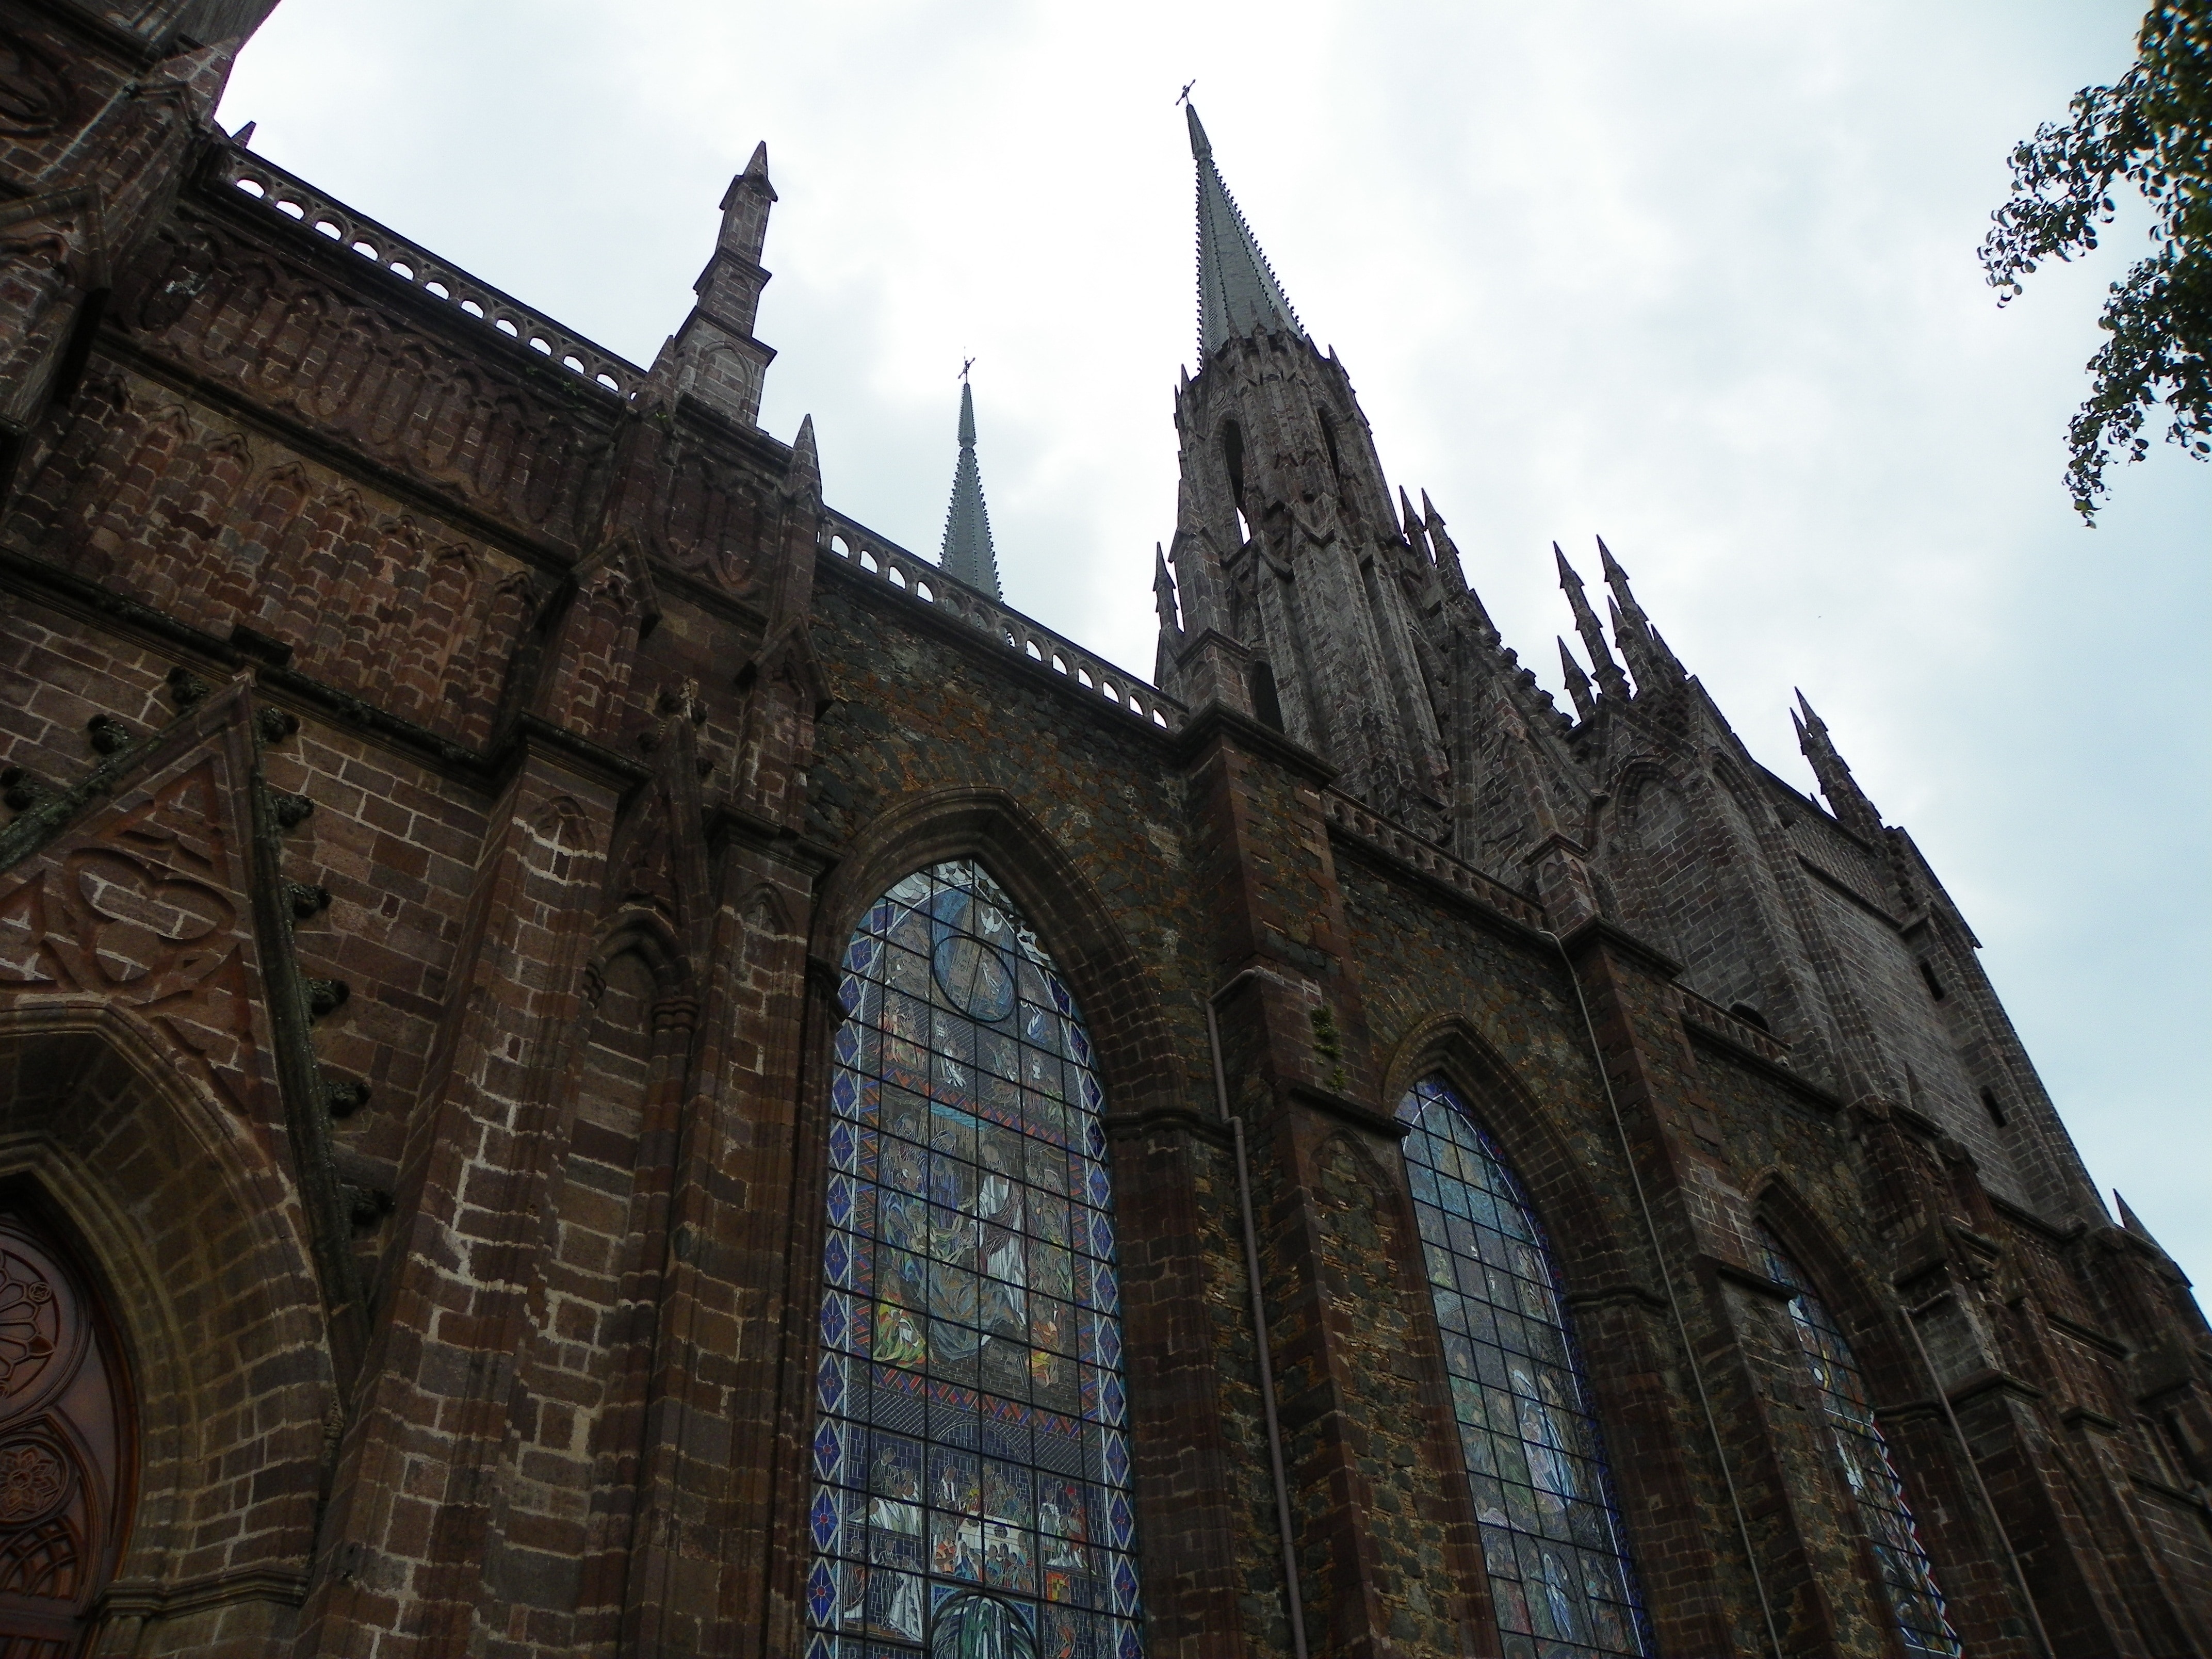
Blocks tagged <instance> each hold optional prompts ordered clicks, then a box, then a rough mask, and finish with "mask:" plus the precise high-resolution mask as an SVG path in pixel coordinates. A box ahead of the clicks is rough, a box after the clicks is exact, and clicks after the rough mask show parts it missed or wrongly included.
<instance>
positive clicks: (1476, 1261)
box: [1398, 1078, 1654, 1659]
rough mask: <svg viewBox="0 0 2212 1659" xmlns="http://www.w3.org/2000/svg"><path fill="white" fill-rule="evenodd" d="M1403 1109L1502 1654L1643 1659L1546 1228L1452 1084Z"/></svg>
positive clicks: (1607, 1484) (1417, 1094) (1632, 1585)
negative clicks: (1408, 1123)
mask: <svg viewBox="0 0 2212 1659" xmlns="http://www.w3.org/2000/svg"><path fill="white" fill-rule="evenodd" d="M1398 1111H1399V1115H1400V1116H1401V1118H1405V1119H1407V1120H1409V1121H1411V1122H1412V1124H1413V1129H1412V1132H1411V1133H1408V1134H1407V1137H1406V1165H1407V1169H1406V1173H1407V1177H1408V1178H1409V1180H1410V1181H1411V1182H1412V1184H1413V1211H1414V1214H1415V1215H1416V1217H1417V1218H1419V1223H1420V1229H1421V1251H1422V1255H1423V1257H1424V1258H1425V1265H1426V1267H1427V1270H1428V1279H1429V1293H1430V1295H1431V1297H1432V1298H1433V1299H1434V1301H1435V1304H1436V1310H1437V1325H1438V1326H1439V1327H1440V1328H1441V1329H1442V1333H1443V1344H1444V1365H1445V1369H1446V1370H1447V1372H1448V1373H1449V1377H1450V1381H1451V1392H1452V1406H1453V1411H1454V1414H1455V1416H1456V1417H1457V1419H1458V1420H1459V1438H1460V1449H1461V1452H1462V1455H1464V1457H1465V1460H1466V1462H1467V1479H1468V1487H1469V1488H1470V1490H1471V1491H1472V1492H1473V1495H1474V1512H1475V1519H1476V1521H1477V1522H1479V1523H1480V1528H1481V1532H1482V1553H1483V1563H1484V1565H1485V1566H1486V1568H1487V1569H1488V1571H1489V1574H1490V1589H1491V1595H1492V1600H1493V1601H1495V1603H1496V1606H1497V1613H1498V1634H1499V1636H1500V1638H1502V1641H1503V1646H1504V1653H1505V1659H1585V1656H1591V1655H1607V1656H1620V1655H1636V1656H1641V1655H1645V1654H1650V1653H1651V1652H1653V1651H1654V1649H1653V1646H1652V1641H1651V1628H1650V1620H1648V1619H1647V1618H1646V1617H1645V1614H1644V1597H1643V1593H1642V1591H1641V1590H1640V1589H1638V1585H1637V1582H1636V1570H1635V1567H1634V1565H1632V1563H1631V1562H1630V1560H1629V1559H1628V1545H1627V1540H1626V1537H1625V1535H1624V1534H1623V1531H1622V1528H1621V1524H1620V1504H1618V1503H1617V1502H1616V1501H1615V1499H1614V1498H1613V1482H1612V1478H1611V1476H1610V1475H1609V1474H1607V1470H1606V1463H1605V1448H1604V1444H1603V1443H1602V1441H1601V1439H1600V1437H1599V1435H1598V1427H1597V1419H1596V1418H1595V1416H1594V1415H1593V1414H1592V1413H1591V1410H1590V1406H1589V1385H1588V1383H1587V1382H1586V1380H1585V1377H1584V1374H1583V1363H1582V1356H1581V1355H1580V1353H1579V1352H1577V1349H1576V1347H1575V1340H1574V1333H1573V1330H1572V1328H1571V1326H1570V1324H1569V1322H1568V1318H1567V1310H1566V1308H1565V1304H1564V1301H1563V1299H1562V1293H1561V1290H1560V1286H1559V1273H1558V1270H1557V1268H1556V1267H1554V1265H1553V1261H1552V1250H1551V1246H1550V1245H1549V1244H1548V1243H1546V1242H1545V1239H1544V1231H1543V1229H1542V1228H1541V1227H1540V1226H1538V1225H1536V1218H1535V1216H1534V1213H1533V1212H1531V1211H1530V1209H1529V1207H1528V1200H1527V1199H1526V1198H1525V1197H1524V1196H1523V1195H1522V1191H1521V1184H1520V1182H1517V1181H1516V1180H1515V1179H1514V1177H1513V1173H1512V1171H1511V1170H1510V1169H1509V1168H1508V1167H1507V1166H1506V1163H1505V1159H1504V1155H1503V1154H1502V1153H1501V1152H1499V1151H1498V1147H1497V1146H1496V1145H1495V1144H1494V1143H1493V1142H1492V1140H1491V1139H1490V1137H1489V1136H1488V1135H1486V1134H1485V1133H1483V1132H1482V1130H1481V1128H1480V1126H1478V1125H1477V1124H1476V1122H1475V1121H1474V1115H1472V1114H1471V1113H1470V1112H1469V1111H1468V1108H1467V1105H1466V1103H1465V1102H1463V1101H1462V1100H1461V1099H1460V1097H1459V1096H1458V1095H1457V1094H1456V1093H1455V1091H1453V1089H1452V1087H1451V1085H1449V1084H1448V1083H1446V1082H1445V1081H1444V1080H1443V1079H1442V1078H1430V1079H1426V1080H1425V1081H1424V1082H1422V1083H1420V1084H1419V1085H1416V1086H1415V1087H1414V1089H1413V1092H1412V1093H1411V1094H1409V1095H1407V1097H1406V1098H1405V1101H1404V1102H1403V1103H1401V1105H1400V1107H1399V1109H1398Z"/></svg>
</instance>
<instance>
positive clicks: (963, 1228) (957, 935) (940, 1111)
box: [806, 860, 1144, 1659]
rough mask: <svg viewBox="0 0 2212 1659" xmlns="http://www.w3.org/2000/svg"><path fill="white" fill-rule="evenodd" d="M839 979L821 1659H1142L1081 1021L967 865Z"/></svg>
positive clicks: (1102, 1194) (1116, 1327) (912, 906)
mask: <svg viewBox="0 0 2212 1659" xmlns="http://www.w3.org/2000/svg"><path fill="white" fill-rule="evenodd" d="M841 968H842V975H843V977H842V983H841V986H840V988H839V991H838V996H839V1000H840V1001H841V1002H842V1006H843V1011H844V1019H843V1023H842V1024H841V1025H840V1026H839V1027H838V1030H837V1035H836V1040H835V1048H834V1054H833V1058H834V1061H835V1065H834V1068H833V1072H832V1076H831V1080H830V1102H829V1103H830V1118H829V1186H828V1193H827V1204H828V1209H829V1227H828V1231H827V1233H826V1235H825V1239H826V1242H825V1243H824V1246H823V1295H822V1318H821V1358H820V1360H819V1363H818V1368H817V1373H816V1378H815V1392H816V1407H817V1419H816V1424H815V1434H814V1442H813V1475H814V1482H815V1486H814V1498H813V1503H812V1505H811V1509H810V1511H809V1526H810V1528H811V1541H812V1547H813V1551H814V1555H813V1559H812V1562H811V1565H810V1568H809V1571H808V1576H807V1581H806V1613H807V1622H808V1625H809V1627H810V1628H809V1634H808V1639H807V1647H806V1659H921V1656H927V1659H1143V1652H1144V1649H1143V1643H1142V1638H1141V1635H1140V1626H1139V1618H1140V1613H1139V1605H1138V1585H1137V1570H1136V1557H1135V1540H1134V1526H1135V1522H1134V1514H1133V1504H1132V1500H1131V1492H1130V1463H1129V1445H1128V1438H1127V1401H1126V1395H1125V1391H1124V1382H1123V1376H1122V1365H1121V1322H1120V1318H1119V1310H1120V1295H1119V1290H1118V1286H1117V1284H1116V1278H1115V1251H1114V1221H1113V1189H1112V1185H1111V1183H1110V1182H1109V1178H1108V1174H1107V1166H1106V1138H1105V1134H1104V1133H1103V1130H1102V1129H1101V1127H1099V1121H1098V1119H1099V1114H1100V1112H1101V1110H1102V1109H1103V1105H1104V1100H1103V1095H1102V1093H1101V1091H1100V1089H1099V1086H1098V1079H1097V1075H1096V1073H1095V1072H1094V1071H1093V1069H1092V1066H1091V1043H1090V1039H1089V1036H1088V1035H1087V1033H1086V1032H1085V1030H1084V1025H1083V1020H1082V1017H1081V1015H1080V1014H1079V1012H1077V1009H1076V1007H1075V1004H1074V1002H1073V999H1072V998H1071V997H1070V996H1069V994H1068V992H1067V987H1066V985H1064V984H1063V983H1062V982H1061V981H1060V975H1059V974H1058V972H1057V971H1056V970H1055V969H1054V966H1053V962H1052V958H1051V957H1049V956H1048V955H1047V954H1046V953H1045V951H1044V950H1043V949H1042V947H1041V946H1040V945H1038V943H1037V940H1036V935H1035V934H1034V933H1032V932H1031V931H1030V928H1029V927H1028V926H1027V925H1026V924H1025V923H1024V921H1023V920H1022V918H1021V916H1020V915H1019V913H1018V911H1017V910H1016V909H1015V908H1014V906H1013V904H1012V902H1011V901H1010V900H1009V899H1008V898H1007V896H1006V894H1005V893H1004V892H1002V891H1001V890H1000V889H999V887H998V886H997V884H995V883H994V882H993V881H992V879H991V878H990V877H989V876H988V875H987V874H986V873H985V872H983V870H982V869H981V866H977V865H975V864H974V863H973V862H970V861H968V860H959V861H957V862H953V863H948V864H940V865H937V866H933V867H932V868H930V869H927V870H923V871H919V872H915V874H913V875H911V876H908V878H906V879H905V880H903V881H902V882H900V883H899V884H897V885H896V887H894V888H892V889H891V890H890V892H888V893H886V894H884V896H883V897H882V898H881V899H880V900H878V902H877V903H876V904H875V905H874V906H872V908H870V909H869V911H868V913H867V915H866V918H865V919H864V920H863V921H862V922H861V925H860V929H859V931H858V932H856V933H854V936H853V938H852V940H851V942H850V943H849V944H848V946H847V948H846V952H845V957H844V960H843V962H842V964H841Z"/></svg>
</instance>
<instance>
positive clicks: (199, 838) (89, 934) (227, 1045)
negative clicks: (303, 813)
mask: <svg viewBox="0 0 2212 1659" xmlns="http://www.w3.org/2000/svg"><path fill="white" fill-rule="evenodd" d="M251 717H252V700H251V697H250V695H249V693H248V690H247V688H246V683H245V682H243V681H240V682H239V683H237V684H234V686H233V687H231V688H230V689H229V690H228V691H226V692H225V693H222V694H219V695H218V696H216V697H215V698H214V699H211V700H210V702H209V703H208V704H206V705H204V706H203V707H202V708H198V709H196V710H194V711H192V712H191V714H187V715H185V717H183V718H182V719H180V720H179V721H178V722H177V723H176V724H175V725H174V726H172V727H170V728H169V730H168V731H167V732H164V733H163V734H161V736H160V737H157V738H155V739H153V740H152V741H151V742H150V743H149V744H146V745H145V746H144V747H143V750H141V751H140V752H139V753H137V754H136V755H134V756H131V757H124V758H125V764H124V766H123V768H122V769H121V774H120V775H118V776H117V777H115V778H113V779H111V780H109V781H107V785H106V790H105V791H104V793H105V795H106V804H105V805H98V806H92V807H88V809H87V810H86V811H84V812H83V813H82V815H81V816H79V817H76V819H75V820H74V821H73V822H71V823H69V824H68V825H67V826H66V827H65V828H64V829H62V830H61V831H60V832H59V833H58V834H57V835H55V836H53V837H52V839H51V840H49V841H48V842H46V844H45V845H44V846H42V847H40V848H38V849H37V850H35V851H34V852H33V853H32V854H29V855H28V856H27V857H26V858H24V859H23V860H21V862H20V863H18V864H16V865H15V866H14V867H13V868H11V869H9V870H7V871H6V872H4V873H0V1006H6V1007H9V1008H12V1009H26V1008H30V1007H33V1006H37V1005H38V1004H40V1003H42V1002H46V1001H50V1000H52V1001H59V1000H64V999H68V1000H76V999H81V998H84V997H101V998H105V999H106V1000H108V1001H110V1002H112V1003H113V1004H115V1005H117V1006H120V1007H122V1008H125V1009H127V1010H129V1011H130V1012H131V1013H133V1014H134V1015H136V1016H137V1018H139V1019H141V1020H143V1021H144V1022H145V1024H147V1026H148V1027H149V1029H150V1030H152V1032H153V1033H154V1034H155V1037H156V1038H157V1040H158V1041H159V1042H161V1045H162V1046H163V1047H165V1048H167V1049H169V1050H170V1052H171V1053H172V1054H173V1055H174V1057H175V1059H176V1060H177V1063H178V1065H179V1066H180V1067H181V1068H182V1069H183V1070H184V1071H185V1073H188V1074H189V1075H191V1076H193V1077H195V1078H197V1079H198V1080H199V1081H201V1082H202V1083H204V1084H205V1085H207V1087H208V1088H209V1089H210V1090H211V1091H213V1092H214V1093H215V1095H216V1097H218V1098H220V1099H221V1100H222V1102H223V1103H225V1104H227V1105H228V1106H229V1107H231V1108H232V1109H234V1110H235V1111H238V1112H240V1113H241V1114H244V1115H247V1116H248V1117H252V1118H257V1119H263V1120H271V1119H275V1118H276V1117H278V1116H280V1115H281V1107H280V1106H279V1105H278V1103H277V1099H276V1066H275V1061H274V1058H273V1053H274V1051H273V1048H272V1038H271V1032H270V1024H269V1013H268V1006H267V1000H266V996H265V994H264V966H263V952H262V950H261V945H260V942H259V940H258V938H257V937H256V934H255V930H254V923H253V902H252V866H253V811H252V795H251V793H250V791H251V788H252V778H253V764H254V762H253V736H252V727H251Z"/></svg>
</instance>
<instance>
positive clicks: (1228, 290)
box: [1183, 104, 1305, 361]
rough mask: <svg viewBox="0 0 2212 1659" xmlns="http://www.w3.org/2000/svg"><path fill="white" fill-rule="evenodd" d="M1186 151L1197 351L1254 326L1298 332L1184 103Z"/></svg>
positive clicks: (1193, 110) (1194, 111)
mask: <svg viewBox="0 0 2212 1659" xmlns="http://www.w3.org/2000/svg"><path fill="white" fill-rule="evenodd" d="M1183 114H1184V115H1185V116H1186V117H1187V118H1188V120H1189V123H1190V153H1191V156H1192V159H1193V160H1194V161H1197V163H1198V351H1199V356H1200V360H1201V361H1203V360H1204V359H1205V358H1206V357H1208V356H1212V354H1213V353H1214V352H1216V351H1218V350H1219V349H1221V346H1222V345H1223V343H1225V342H1226V341H1228V340H1230V339H1231V338H1233V337H1242V336H1245V335H1249V334H1251V333H1253V332H1254V331H1255V330H1257V329H1259V328H1261V327H1263V326H1264V327H1267V328H1269V329H1279V330H1286V331H1289V332H1290V333H1292V334H1297V335H1301V336H1302V335H1304V332H1305V331H1304V329H1302V328H1300V327H1299V326H1298V319H1297V313H1296V312H1294V311H1292V310H1291V302H1290V301H1289V299H1288V298H1286V297H1285V295H1284V293H1283V285H1282V284H1281V283H1279V282H1277V281H1276V280H1275V273H1274V272H1273V270H1271V269H1269V267H1268V264H1267V255H1266V254H1264V253H1262V252H1260V244H1259V243H1258V241H1257V240H1255V239H1254V237H1253V235H1252V228H1251V227H1250V226H1249V225H1248V224H1246V223H1245V222H1244V216H1243V214H1242V213H1239V212H1238V211H1237V203H1236V200H1235V198H1234V197H1231V195H1230V194H1229V186H1228V185H1225V184H1224V183H1222V181H1221V170H1220V169H1219V168H1218V167H1215V166H1214V165H1213V146H1212V144H1211V143H1208V142H1207V140H1206V129H1205V128H1204V127H1202V126H1200V125H1199V122H1198V106H1197V105H1195V104H1186V105H1184V106H1183Z"/></svg>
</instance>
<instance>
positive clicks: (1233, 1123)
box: [1206, 968, 1307, 1659]
mask: <svg viewBox="0 0 2212 1659" xmlns="http://www.w3.org/2000/svg"><path fill="white" fill-rule="evenodd" d="M1258 971H1259V969H1255V968H1247V969H1244V970H1243V972H1241V973H1239V974H1237V975H1236V976H1235V977H1234V978H1232V979H1231V980H1230V981H1229V982H1228V983H1227V984H1226V985H1224V986H1223V987H1221V988H1220V989H1219V990H1218V991H1216V992H1215V993H1214V994H1212V996H1210V997H1208V998H1206V1048H1208V1050H1209V1051H1210V1052H1211V1053H1212V1056H1213V1095H1214V1099H1215V1101H1216V1102H1217V1103H1218V1104H1219V1106H1220V1108H1221V1121H1223V1122H1224V1123H1226V1124H1227V1125H1228V1126H1229V1129H1230V1133H1231V1136H1232V1137H1233V1138H1234V1139H1235V1141H1236V1144H1237V1215H1238V1218H1239V1219H1240V1220H1241V1221H1242V1222H1243V1226H1244V1277H1245V1279H1246V1280H1247V1282H1248V1283H1249V1285H1251V1287H1252V1335H1253V1340H1255V1342H1256V1343H1257V1344H1258V1346H1259V1353H1260V1409H1261V1413H1263V1414H1264V1415H1265V1417H1266V1419H1267V1466H1268V1469H1269V1472H1270V1473H1271V1474H1273V1476H1274V1478H1275V1524H1276V1527H1277V1528H1278V1529H1279V1531H1280V1532H1281V1534H1282V1541H1283V1588H1284V1591H1285V1594H1286V1595H1287V1596H1288V1597H1289V1599H1290V1604H1291V1605H1290V1613H1291V1651H1292V1652H1293V1653H1294V1654H1295V1655H1297V1659H1307V1656H1306V1615H1305V1604H1304V1601H1303V1599H1302V1598H1301V1597H1300V1596H1299V1595H1298V1556H1297V1534H1295V1533H1294V1532H1293V1531H1292V1530H1291V1487H1290V1482H1289V1481H1288V1480H1285V1478H1284V1475H1283V1425H1282V1421H1281V1419H1279V1418H1278V1417H1277V1416H1276V1414H1275V1362H1274V1358H1273V1354H1272V1353H1271V1352H1269V1350H1268V1346H1267V1307H1266V1304H1265V1302H1264V1300H1263V1299H1262V1297H1261V1293H1260V1237H1259V1234H1258V1233H1257V1232H1256V1231H1255V1230H1254V1228H1253V1225H1252V1176H1251V1171H1250V1170H1249V1168H1248V1167H1247V1165H1246V1164H1245V1161H1244V1120H1243V1118H1241V1117H1238V1116H1237V1115H1236V1114H1235V1113H1233V1112H1231V1110H1230V1109H1229V1079H1228V1077H1227V1074H1226V1073H1224V1072H1223V1070H1222V1067H1221V1024H1220V1022H1219V1021H1218V1020H1217V1019H1216V1018H1214V1016H1213V1008H1214V1005H1215V1004H1216V1003H1218V1002H1219V1001H1220V1000H1221V999H1222V998H1224V997H1225V996H1227V995H1228V994H1230V993H1231V991H1233V990H1235V989H1236V988H1237V987H1238V986H1239V985H1242V984H1243V982H1244V981H1246V980H1248V979H1249V978H1251V977H1252V976H1253V975H1255V974H1256V973H1257V972H1258Z"/></svg>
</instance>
